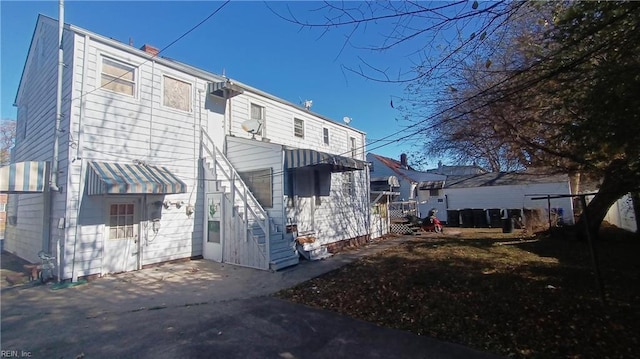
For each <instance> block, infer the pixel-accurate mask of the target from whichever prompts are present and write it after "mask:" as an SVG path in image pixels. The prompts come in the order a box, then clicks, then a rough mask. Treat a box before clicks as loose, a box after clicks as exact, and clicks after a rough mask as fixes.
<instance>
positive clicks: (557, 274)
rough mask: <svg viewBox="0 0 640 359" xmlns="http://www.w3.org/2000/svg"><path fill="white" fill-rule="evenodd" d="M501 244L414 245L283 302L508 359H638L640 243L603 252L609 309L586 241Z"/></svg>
mask: <svg viewBox="0 0 640 359" xmlns="http://www.w3.org/2000/svg"><path fill="white" fill-rule="evenodd" d="M483 233H484V234H483V236H486V230H485V231H484V232H483ZM496 233H498V232H496ZM516 235H517V234H515V233H514V236H516ZM496 238H499V239H493V238H478V236H477V235H475V236H474V235H473V232H472V231H471V230H469V231H464V233H462V235H460V236H456V237H449V238H444V239H443V238H442V237H441V238H439V239H438V242H437V243H434V241H433V240H432V239H428V238H423V239H415V240H413V241H411V242H409V243H406V244H404V245H399V246H397V247H394V248H390V249H389V250H387V251H385V252H383V253H381V254H379V255H376V256H372V257H367V258H365V259H363V260H361V261H359V262H355V263H352V264H351V265H349V266H347V267H344V268H342V269H339V270H337V271H334V272H331V273H328V274H326V275H324V276H322V277H318V278H315V279H313V280H311V281H308V282H306V283H303V284H301V285H299V286H297V287H294V288H290V289H287V290H285V291H282V292H280V293H278V294H277V295H278V296H280V297H282V298H285V299H289V300H291V301H294V302H298V303H303V304H307V305H312V306H316V307H319V308H324V309H329V310H333V311H336V312H338V313H342V314H344V315H348V316H351V317H355V318H359V319H362V320H367V321H370V322H372V323H376V324H379V325H383V326H387V327H392V328H397V329H401V330H407V331H411V332H413V333H416V334H418V335H429V336H433V337H436V338H439V339H442V340H447V341H453V342H458V343H460V344H463V345H467V346H471V347H474V348H476V349H480V350H484V351H489V352H493V353H496V354H501V355H505V356H510V357H519V358H537V357H554V358H555V357H571V358H592V357H598V358H623V357H629V354H630V353H635V350H636V348H637V347H638V334H636V333H640V310H638V309H640V308H639V306H640V304H639V303H640V302H639V301H638V299H639V298H640V290H639V288H638V284H637V280H634V279H633V278H636V279H637V278H638V275H639V273H640V267H639V266H638V265H637V264H636V260H635V257H634V256H635V253H638V252H639V251H638V249H640V243H627V242H624V243H622V242H616V241H607V242H603V243H600V244H599V245H600V246H601V247H602V248H599V250H600V251H601V254H602V256H601V259H602V263H601V266H602V268H603V280H604V283H605V284H606V288H607V295H608V298H609V304H608V306H606V307H604V308H603V307H602V304H601V303H600V301H599V295H598V291H597V289H596V287H595V284H594V278H593V276H592V274H591V268H590V262H589V253H588V248H587V247H586V243H581V242H571V241H565V240H558V239H551V238H535V239H534V240H528V241H522V243H514V238H516V237H514V238H506V237H505V236H503V235H502V234H499V235H496ZM501 241H502V242H509V245H496V244H497V243H500V242H501ZM636 354H637V353H636Z"/></svg>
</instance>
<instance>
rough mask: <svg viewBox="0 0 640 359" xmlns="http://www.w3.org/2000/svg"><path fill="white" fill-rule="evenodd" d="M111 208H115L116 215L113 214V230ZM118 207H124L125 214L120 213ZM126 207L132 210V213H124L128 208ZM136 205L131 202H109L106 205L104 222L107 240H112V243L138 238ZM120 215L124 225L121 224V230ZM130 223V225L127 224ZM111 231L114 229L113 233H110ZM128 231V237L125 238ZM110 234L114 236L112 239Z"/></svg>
mask: <svg viewBox="0 0 640 359" xmlns="http://www.w3.org/2000/svg"><path fill="white" fill-rule="evenodd" d="M113 206H117V208H116V211H117V213H116V214H115V220H116V224H115V228H113V225H112V221H111V220H112V218H113V216H114V215H112V214H111V209H112V207H113ZM120 206H125V213H120ZM127 206H131V208H132V213H126V212H127V209H128V207H127ZM136 207H137V206H136V204H135V203H134V202H131V201H126V200H123V201H116V200H114V201H110V202H109V203H108V204H107V213H106V221H105V237H106V239H107V240H113V241H119V240H127V239H132V238H136V237H137V236H138V219H137V216H138V213H137V211H138V209H137V208H136ZM121 215H122V216H124V223H123V224H122V228H120V227H121V225H120V223H119V222H120V221H119V220H120V218H121ZM127 219H129V220H130V221H128V220H127ZM129 222H130V223H129ZM112 229H114V231H112ZM119 229H122V230H123V231H122V232H120V231H119ZM128 229H130V234H131V235H130V236H127V234H128V233H127V232H128V231H127V230H128ZM112 233H115V234H116V236H115V237H112ZM120 233H122V234H123V235H122V236H120Z"/></svg>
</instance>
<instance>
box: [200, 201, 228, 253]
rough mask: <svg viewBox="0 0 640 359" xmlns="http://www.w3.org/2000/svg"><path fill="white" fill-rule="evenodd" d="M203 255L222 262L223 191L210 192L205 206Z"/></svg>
mask: <svg viewBox="0 0 640 359" xmlns="http://www.w3.org/2000/svg"><path fill="white" fill-rule="evenodd" d="M205 212H206V213H205V221H204V222H205V228H204V234H205V235H204V241H203V246H204V248H203V257H204V258H205V259H209V260H212V261H216V262H222V246H223V242H224V239H223V233H222V231H223V227H224V226H223V223H224V218H225V217H224V197H223V193H208V194H207V202H206V208H205Z"/></svg>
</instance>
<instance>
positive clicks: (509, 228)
mask: <svg viewBox="0 0 640 359" xmlns="http://www.w3.org/2000/svg"><path fill="white" fill-rule="evenodd" d="M513 222H514V219H513V218H503V219H502V233H512V232H513Z"/></svg>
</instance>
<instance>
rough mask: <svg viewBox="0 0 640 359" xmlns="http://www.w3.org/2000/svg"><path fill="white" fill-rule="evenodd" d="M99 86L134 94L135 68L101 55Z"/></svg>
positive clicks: (130, 94)
mask: <svg viewBox="0 0 640 359" xmlns="http://www.w3.org/2000/svg"><path fill="white" fill-rule="evenodd" d="M100 87H101V88H104V89H107V90H110V91H113V92H118V93H121V94H125V95H129V96H134V95H135V92H136V68H135V67H134V66H131V65H128V64H125V63H123V62H120V61H116V60H112V59H109V58H106V57H103V58H102V73H101V82H100Z"/></svg>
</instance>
